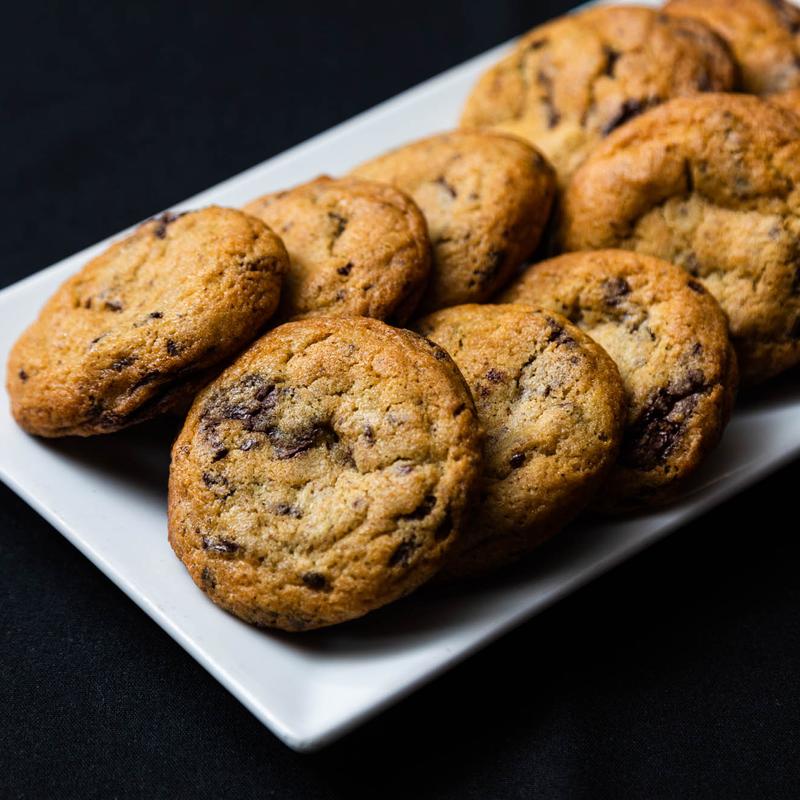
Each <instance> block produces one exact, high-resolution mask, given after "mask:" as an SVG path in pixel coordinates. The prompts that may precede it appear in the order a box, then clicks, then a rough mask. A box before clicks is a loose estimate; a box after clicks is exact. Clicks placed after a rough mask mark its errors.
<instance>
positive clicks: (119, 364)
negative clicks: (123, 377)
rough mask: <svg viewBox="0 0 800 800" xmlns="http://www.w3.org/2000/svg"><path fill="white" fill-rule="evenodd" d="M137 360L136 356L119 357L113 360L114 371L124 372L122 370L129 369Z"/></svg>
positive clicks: (112, 367)
mask: <svg viewBox="0 0 800 800" xmlns="http://www.w3.org/2000/svg"><path fill="white" fill-rule="evenodd" d="M134 361H136V357H135V356H124V357H123V358H118V359H117V360H116V361H114V362H112V364H111V369H113V370H114V372H122V370H124V369H127V368H128V367H129V366H130V365H131V364H133V362H134Z"/></svg>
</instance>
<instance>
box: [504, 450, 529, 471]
mask: <svg viewBox="0 0 800 800" xmlns="http://www.w3.org/2000/svg"><path fill="white" fill-rule="evenodd" d="M508 463H509V464H510V465H511V469H519V468H520V467H521V466H522V465H523V464H524V463H525V453H514V455H513V456H511V458H510V459H509V461H508Z"/></svg>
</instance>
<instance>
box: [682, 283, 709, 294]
mask: <svg viewBox="0 0 800 800" xmlns="http://www.w3.org/2000/svg"><path fill="white" fill-rule="evenodd" d="M686 285H687V286H688V287H689V288H690V289H691V290H692V291H693V292H697V294H705V293H706V290H705V288H704V287H703V284H702V283H700V282H699V281H689V282H688V283H687V284H686Z"/></svg>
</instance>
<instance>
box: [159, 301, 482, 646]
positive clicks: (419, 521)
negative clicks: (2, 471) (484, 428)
mask: <svg viewBox="0 0 800 800" xmlns="http://www.w3.org/2000/svg"><path fill="white" fill-rule="evenodd" d="M479 458H480V438H479V429H478V423H477V418H476V414H475V409H474V405H473V403H472V398H471V397H470V395H469V391H468V389H467V387H466V385H465V383H464V380H463V378H462V377H461V375H460V373H459V372H458V369H457V368H456V366H455V364H454V363H453V362H452V360H451V359H450V358H449V356H448V355H447V353H445V352H444V351H443V350H442V349H441V348H440V347H436V346H434V345H433V344H432V343H430V342H428V341H426V340H425V339H423V338H421V337H419V336H416V335H415V334H412V333H410V332H408V331H401V330H397V329H394V328H390V327H389V326H388V325H385V324H383V323H381V322H378V321H376V320H371V319H368V318H365V317H349V318H345V317H342V318H323V317H317V318H313V319H308V320H301V321H297V322H290V323H287V324H285V325H282V326H280V327H278V328H276V329H274V330H273V331H271V332H270V333H268V334H267V335H266V336H264V337H263V338H262V339H260V340H259V341H258V342H256V343H255V344H254V345H253V346H252V347H251V348H250V349H249V350H248V351H247V352H246V353H244V354H243V355H242V356H241V357H240V358H239V359H238V360H237V361H236V362H235V363H234V364H233V365H232V366H231V367H229V368H228V369H227V370H226V371H225V372H224V373H223V374H222V375H221V376H220V377H219V378H218V379H217V380H216V381H215V382H214V383H213V384H211V385H210V386H208V387H207V388H206V389H205V390H204V391H203V392H202V393H201V394H200V395H199V396H198V398H197V399H196V400H195V403H194V405H193V407H192V410H191V411H190V413H189V417H188V419H187V421H186V424H185V426H184V429H183V431H182V432H181V434H180V436H179V437H178V439H177V441H176V442H175V445H174V447H173V451H172V466H171V470H170V484H169V536H170V542H171V544H172V547H173V549H174V550H175V552H176V553H177V555H178V556H179V558H180V559H181V560H182V561H183V563H184V564H185V565H186V567H187V569H188V570H189V572H190V574H191V576H192V578H193V579H194V581H195V583H197V585H198V586H199V587H200V588H201V589H203V591H205V592H206V593H207V594H208V595H209V596H210V597H211V599H212V600H213V601H214V602H215V603H217V604H218V605H220V606H222V607H223V608H225V609H227V610H228V611H230V612H232V613H234V614H236V615H237V616H239V617H241V618H242V619H245V620H247V621H248V622H252V623H255V624H257V625H261V626H267V627H277V628H283V629H286V630H304V629H309V628H316V627H321V626H324V625H331V624H334V623H337V622H343V621H345V620H348V619H352V618H354V617H358V616H361V615H362V614H365V613H366V612H368V611H370V610H372V609H375V608H378V607H379V606H382V605H384V604H386V603H388V602H391V601H392V600H396V599H397V598H399V597H401V596H403V595H405V594H407V593H408V592H410V591H412V590H413V589H415V588H416V587H418V586H419V585H420V584H422V583H424V582H425V581H426V580H428V579H429V578H430V577H431V576H432V575H433V574H434V573H435V572H436V571H437V570H438V569H439V567H440V565H441V563H442V560H443V559H444V557H445V555H446V554H447V552H448V551H449V550H450V548H451V546H452V545H453V543H454V542H455V541H456V539H457V537H458V533H459V530H460V528H461V526H462V515H463V511H464V506H465V503H466V501H467V497H468V495H469V492H470V489H471V487H472V485H473V483H474V481H475V479H476V477H477V472H478V465H479Z"/></svg>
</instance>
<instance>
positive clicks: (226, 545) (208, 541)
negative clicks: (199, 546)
mask: <svg viewBox="0 0 800 800" xmlns="http://www.w3.org/2000/svg"><path fill="white" fill-rule="evenodd" d="M203 550H210V551H211V552H212V553H224V554H225V555H230V554H231V553H235V552H237V551H238V550H241V547H239V545H238V544H236V542H232V541H231V540H230V539H220V538H214V537H213V536H204V537H203Z"/></svg>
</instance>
